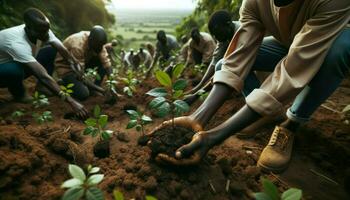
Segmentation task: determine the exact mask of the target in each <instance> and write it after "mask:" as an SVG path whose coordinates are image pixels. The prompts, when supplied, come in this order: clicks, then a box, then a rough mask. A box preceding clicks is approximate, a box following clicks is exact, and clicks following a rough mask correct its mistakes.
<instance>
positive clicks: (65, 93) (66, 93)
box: [60, 83, 74, 99]
mask: <svg viewBox="0 0 350 200" xmlns="http://www.w3.org/2000/svg"><path fill="white" fill-rule="evenodd" d="M73 86H74V84H73V83H70V84H68V85H67V86H64V85H61V86H60V88H61V91H62V92H63V93H62V94H63V95H62V96H61V98H62V99H65V98H67V97H70V96H71V94H72V93H73V90H72V88H73Z"/></svg>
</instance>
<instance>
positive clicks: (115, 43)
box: [111, 39, 118, 47]
mask: <svg viewBox="0 0 350 200" xmlns="http://www.w3.org/2000/svg"><path fill="white" fill-rule="evenodd" d="M111 44H112V47H116V46H117V44H118V41H117V40H116V39H113V40H112V42H111Z"/></svg>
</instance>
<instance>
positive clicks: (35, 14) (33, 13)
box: [23, 8, 50, 28]
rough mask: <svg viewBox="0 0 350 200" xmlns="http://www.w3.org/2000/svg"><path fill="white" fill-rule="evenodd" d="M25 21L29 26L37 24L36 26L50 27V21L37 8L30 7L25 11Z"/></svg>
mask: <svg viewBox="0 0 350 200" xmlns="http://www.w3.org/2000/svg"><path fill="white" fill-rule="evenodd" d="M23 20H24V23H25V24H26V25H28V26H36V27H38V26H39V27H46V28H50V23H49V22H48V20H47V17H46V16H45V15H44V13H43V12H41V11H40V10H39V9H36V8H28V9H27V10H25V11H24V13H23Z"/></svg>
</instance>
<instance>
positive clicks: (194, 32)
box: [191, 27, 200, 38]
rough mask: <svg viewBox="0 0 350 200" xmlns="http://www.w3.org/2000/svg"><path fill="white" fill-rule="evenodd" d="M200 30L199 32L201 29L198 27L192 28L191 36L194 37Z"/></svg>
mask: <svg viewBox="0 0 350 200" xmlns="http://www.w3.org/2000/svg"><path fill="white" fill-rule="evenodd" d="M199 34H200V32H199V29H198V28H197V27H195V28H193V29H192V30H191V37H192V38H193V37H194V36H195V35H199Z"/></svg>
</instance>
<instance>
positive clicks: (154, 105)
mask: <svg viewBox="0 0 350 200" xmlns="http://www.w3.org/2000/svg"><path fill="white" fill-rule="evenodd" d="M164 102H166V99H165V98H164V97H157V98H154V99H153V100H152V101H151V102H150V103H149V107H150V108H151V109H154V108H157V107H159V106H161V105H162V104H163V103H164Z"/></svg>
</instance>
